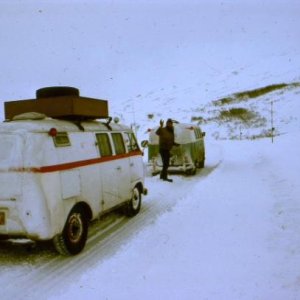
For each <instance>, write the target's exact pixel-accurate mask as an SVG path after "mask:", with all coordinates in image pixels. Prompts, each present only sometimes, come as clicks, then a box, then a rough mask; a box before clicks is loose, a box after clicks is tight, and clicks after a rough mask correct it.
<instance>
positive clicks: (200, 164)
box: [196, 159, 205, 169]
mask: <svg viewBox="0 0 300 300" xmlns="http://www.w3.org/2000/svg"><path fill="white" fill-rule="evenodd" d="M204 162H205V160H204V159H202V160H200V161H199V160H197V162H196V166H197V168H198V169H202V168H204Z"/></svg>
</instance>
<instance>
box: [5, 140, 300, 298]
mask: <svg viewBox="0 0 300 300" xmlns="http://www.w3.org/2000/svg"><path fill="white" fill-rule="evenodd" d="M286 142H288V141H285V139H282V142H278V141H276V143H274V144H271V142H270V141H269V140H265V141H255V142H253V141H252V142H249V141H248V142H242V141H227V142H218V143H217V142H213V143H208V147H207V148H208V149H207V153H208V155H207V165H206V168H205V169H203V170H200V171H199V172H198V173H197V175H196V176H194V177H184V176H181V175H174V176H173V178H174V183H166V182H161V181H159V179H158V178H157V177H153V178H150V177H149V178H147V185H148V188H149V191H150V193H149V195H148V196H147V197H145V198H144V203H143V209H142V210H141V213H140V214H139V215H137V216H136V217H135V218H133V219H128V218H126V217H124V216H122V215H121V214H119V213H114V214H111V215H110V216H108V217H106V218H104V219H103V220H100V221H97V222H96V223H95V224H93V225H92V226H91V228H90V233H89V239H88V243H87V245H86V248H85V250H84V252H83V253H81V254H80V255H78V256H75V257H71V258H65V257H62V256H58V255H57V254H56V253H55V252H53V251H50V250H49V249H47V247H46V246H45V245H44V246H38V247H36V248H33V249H31V250H28V249H27V247H25V246H24V245H23V246H22V245H12V244H11V243H4V244H3V245H1V248H0V253H1V255H0V263H1V266H2V267H1V270H0V284H1V287H2V289H1V299H12V297H13V299H40V298H41V297H43V298H44V299H60V298H61V299H66V298H69V297H70V298H71V297H72V299H82V298H83V297H86V298H89V299H129V298H130V299H139V297H140V295H143V299H154V298H155V299H249V300H250V299H251V300H252V299H261V300H265V299H272V300H273V299H275V300H276V299H278V300H279V299H288V300H291V299H297V298H296V297H297V295H298V293H299V277H298V276H299V275H300V274H299V273H298V270H297V258H298V256H299V254H300V252H299V250H298V248H297V247H298V246H299V245H300V238H299V237H297V235H296V229H297V228H298V229H299V225H298V223H297V220H296V215H295V210H296V211H297V209H298V211H299V208H300V207H299V204H297V203H295V202H296V201H294V200H293V199H295V198H293V197H294V195H295V194H297V193H299V190H298V189H299V188H298V187H297V186H296V184H295V180H294V179H293V177H292V176H290V177H289V178H287V174H286V173H285V168H288V169H289V170H293V168H295V167H298V164H299V163H296V162H293V163H291V162H290V160H289V157H290V156H292V155H294V154H295V153H294V152H295V150H294V148H292V147H289V148H287V154H288V155H287V156H286V157H285V158H282V159H281V160H277V159H276V157H277V156H278V155H279V154H280V148H281V146H282V147H283V146H284V147H286V146H288V145H290V144H286ZM268 143H269V144H268ZM290 143H292V142H290ZM281 144H282V145H281ZM279 146H280V147H279ZM268 149H269V150H270V152H269V151H268ZM237 153H239V154H240V155H236V154H237ZM289 174H294V173H293V172H291V173H289ZM298 195H299V194H298ZM295 226H296V227H295ZM175 261H176V263H174V262H175ZM297 278H298V279H297ZM116 291H117V292H116ZM186 295H188V297H186Z"/></svg>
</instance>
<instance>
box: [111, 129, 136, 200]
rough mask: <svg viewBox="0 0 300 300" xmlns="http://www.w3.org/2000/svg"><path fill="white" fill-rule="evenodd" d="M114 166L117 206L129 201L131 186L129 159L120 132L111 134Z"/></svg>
mask: <svg viewBox="0 0 300 300" xmlns="http://www.w3.org/2000/svg"><path fill="white" fill-rule="evenodd" d="M111 137H112V142H113V147H114V160H115V162H116V166H115V170H116V173H115V180H116V181H117V182H118V199H117V204H119V203H121V202H124V201H126V200H129V199H130V195H131V185H130V168H129V159H128V155H127V154H126V148H125V143H124V138H123V135H122V133H121V132H112V133H111Z"/></svg>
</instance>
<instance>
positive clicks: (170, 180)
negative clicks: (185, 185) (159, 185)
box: [163, 177, 173, 182]
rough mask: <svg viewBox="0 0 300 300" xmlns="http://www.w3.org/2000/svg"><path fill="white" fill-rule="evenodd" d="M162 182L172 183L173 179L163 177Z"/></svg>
mask: <svg viewBox="0 0 300 300" xmlns="http://www.w3.org/2000/svg"><path fill="white" fill-rule="evenodd" d="M163 181H168V182H173V179H171V178H168V177H165V178H163Z"/></svg>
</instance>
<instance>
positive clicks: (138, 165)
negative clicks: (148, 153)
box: [124, 132, 144, 184]
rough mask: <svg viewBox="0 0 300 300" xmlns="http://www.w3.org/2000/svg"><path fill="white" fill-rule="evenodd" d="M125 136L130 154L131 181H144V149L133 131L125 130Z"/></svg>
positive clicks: (133, 182)
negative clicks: (141, 148)
mask: <svg viewBox="0 0 300 300" xmlns="http://www.w3.org/2000/svg"><path fill="white" fill-rule="evenodd" d="M124 137H125V143H126V148H127V152H128V155H129V173H130V181H131V183H132V184H135V183H136V182H138V181H143V177H144V164H143V158H142V151H141V150H140V147H139V145H138V142H137V139H136V137H135V135H134V133H133V132H125V133H124Z"/></svg>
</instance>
